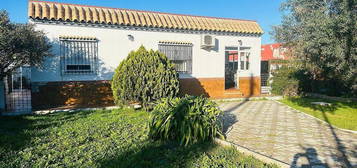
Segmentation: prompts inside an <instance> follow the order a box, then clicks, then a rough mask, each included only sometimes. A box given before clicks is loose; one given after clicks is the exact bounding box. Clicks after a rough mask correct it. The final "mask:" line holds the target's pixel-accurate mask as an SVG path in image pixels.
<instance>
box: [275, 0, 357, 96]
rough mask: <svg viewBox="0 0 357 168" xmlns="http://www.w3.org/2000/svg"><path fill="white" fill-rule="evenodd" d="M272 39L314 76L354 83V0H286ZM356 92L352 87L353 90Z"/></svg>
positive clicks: (356, 42) (356, 32)
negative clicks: (287, 49) (288, 48)
mask: <svg viewBox="0 0 357 168" xmlns="http://www.w3.org/2000/svg"><path fill="white" fill-rule="evenodd" d="M281 10H282V11H283V14H284V15H283V19H282V23H281V25H278V26H274V27H273V32H272V34H273V36H274V38H275V40H276V41H278V42H282V43H285V44H286V45H287V46H288V47H290V48H292V50H293V55H294V56H295V57H296V58H297V59H300V60H302V62H303V63H304V65H305V66H306V67H307V68H308V69H309V70H310V71H311V72H312V73H313V74H314V78H319V79H323V80H328V81H336V82H337V83H341V84H343V86H341V87H345V88H348V89H351V90H353V86H354V85H355V87H356V86H357V22H356V19H357V0H287V1H286V2H285V3H283V4H282V6H281ZM355 91H356V90H355Z"/></svg>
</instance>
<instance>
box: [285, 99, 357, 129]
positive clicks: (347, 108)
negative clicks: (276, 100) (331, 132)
mask: <svg viewBox="0 0 357 168" xmlns="http://www.w3.org/2000/svg"><path fill="white" fill-rule="evenodd" d="M317 101H319V102H321V101H323V102H329V103H331V104H332V106H331V107H321V106H316V105H312V104H311V102H317ZM281 102H282V103H284V104H286V105H288V106H290V107H293V108H294V109H297V110H299V111H302V112H304V113H307V114H310V115H312V116H315V117H317V118H319V119H321V120H324V121H327V122H328V123H330V124H332V125H334V126H336V127H339V128H343V129H349V130H354V131H357V103H356V102H354V103H352V102H351V103H344V102H338V101H329V100H324V99H317V98H300V97H297V98H289V99H283V100H281Z"/></svg>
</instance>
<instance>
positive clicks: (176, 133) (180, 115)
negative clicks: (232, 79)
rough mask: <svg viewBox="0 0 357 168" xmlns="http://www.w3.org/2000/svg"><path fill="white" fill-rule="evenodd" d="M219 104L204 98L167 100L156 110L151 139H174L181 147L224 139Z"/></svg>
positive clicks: (150, 126)
mask: <svg viewBox="0 0 357 168" xmlns="http://www.w3.org/2000/svg"><path fill="white" fill-rule="evenodd" d="M221 113H222V111H221V110H220V109H219V108H218V106H217V104H216V103H215V102H213V101H211V100H209V99H208V98H205V97H203V96H200V97H194V96H185V97H183V98H164V99H162V100H161V101H160V103H158V104H157V105H156V107H155V108H154V110H153V112H152V115H151V121H150V123H149V128H150V132H149V136H150V137H151V138H152V139H156V140H163V141H165V140H173V141H177V142H180V144H181V145H185V146H187V145H189V144H193V143H196V142H202V141H206V140H212V139H213V138H214V137H216V136H220V137H222V132H221V130H222V125H221V122H220V120H219V119H218V116H219V115H220V114H221Z"/></svg>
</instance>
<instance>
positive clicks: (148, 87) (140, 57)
mask: <svg viewBox="0 0 357 168" xmlns="http://www.w3.org/2000/svg"><path fill="white" fill-rule="evenodd" d="M112 90H113V96H114V100H115V103H116V104H117V105H126V104H130V103H140V104H142V105H143V106H144V108H145V109H150V108H151V105H152V103H153V102H155V101H157V100H159V99H161V98H164V97H175V96H176V95H177V94H178V92H179V78H178V73H177V72H176V71H175V69H174V65H173V63H171V61H170V60H168V59H167V57H166V56H165V55H164V54H162V53H160V52H158V51H153V50H150V51H148V50H146V49H145V48H144V47H143V46H141V47H140V48H139V49H138V50H137V51H132V52H130V53H129V55H128V57H127V58H126V59H125V60H123V61H122V62H121V63H120V65H119V66H118V67H117V69H116V70H115V73H114V76H113V79H112Z"/></svg>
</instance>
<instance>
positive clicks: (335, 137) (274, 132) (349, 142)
mask: <svg viewBox="0 0 357 168" xmlns="http://www.w3.org/2000/svg"><path fill="white" fill-rule="evenodd" d="M220 107H221V109H222V110H223V111H224V112H225V115H224V118H225V120H224V128H225V132H226V135H227V140H228V141H230V142H232V143H234V144H237V145H240V146H242V147H245V148H248V149H250V150H253V151H255V152H258V153H260V154H263V155H266V156H268V157H271V158H274V159H276V160H279V161H282V162H285V163H287V164H289V165H291V167H316V168H318V167H357V134H353V133H349V132H345V131H341V130H338V129H334V128H333V127H331V126H329V125H327V124H324V123H322V122H320V121H319V120H317V119H315V118H312V117H309V116H307V115H305V114H303V113H301V112H298V111H295V110H293V109H291V108H289V107H288V106H286V105H282V104H280V103H277V102H274V101H243V102H224V103H221V104H220Z"/></svg>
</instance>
